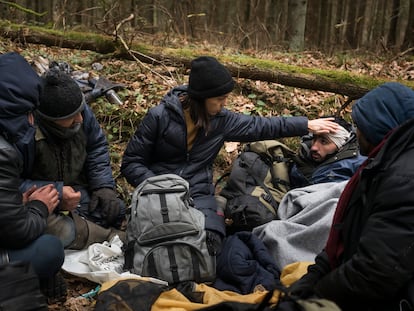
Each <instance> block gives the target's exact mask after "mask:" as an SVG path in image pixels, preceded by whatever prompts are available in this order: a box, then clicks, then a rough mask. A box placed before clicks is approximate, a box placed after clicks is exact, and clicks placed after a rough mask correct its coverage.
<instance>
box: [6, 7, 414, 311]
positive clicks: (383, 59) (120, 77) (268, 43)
mask: <svg viewBox="0 0 414 311" xmlns="http://www.w3.org/2000/svg"><path fill="white" fill-rule="evenodd" d="M413 17H414V0H361V1H353V0H352V1H351V0H343V1H338V0H301V1H300V0H210V1H207V0H140V1H138V0H83V1H68V0H17V1H4V0H0V24H1V27H0V38H1V40H0V53H6V52H10V51H17V52H19V53H21V54H22V55H23V56H24V57H25V58H26V59H27V60H28V61H29V62H30V63H32V64H36V63H38V62H39V61H40V60H49V61H52V60H59V61H65V62H68V63H69V64H70V65H71V66H72V68H73V70H74V71H76V72H78V73H79V74H81V75H83V74H87V75H88V77H91V78H95V79H96V78H98V77H100V76H103V77H105V78H107V79H109V80H110V81H112V82H114V83H121V84H122V85H124V87H125V88H123V89H122V90H120V91H118V92H117V93H118V95H119V97H120V98H121V100H122V104H121V105H114V104H111V103H110V102H109V101H108V100H107V99H106V98H105V96H102V97H99V98H97V100H96V101H95V102H93V103H91V107H92V109H93V110H94V112H95V114H96V116H97V118H98V120H99V122H100V123H101V124H102V128H103V130H104V131H105V134H106V136H107V139H108V142H109V146H110V155H111V163H112V165H113V172H114V177H115V179H116V181H117V186H118V188H117V190H118V191H119V193H120V194H121V196H122V198H124V199H125V201H126V202H128V200H129V199H130V195H131V191H132V190H133V189H132V188H131V187H130V186H129V185H128V184H127V183H126V181H125V180H124V178H123V177H122V176H121V175H120V172H119V168H120V164H121V157H122V154H123V151H124V150H125V147H126V144H127V142H128V140H129V139H130V137H131V135H132V134H133V132H134V131H135V129H136V127H137V125H138V123H139V122H140V120H141V118H142V116H143V115H145V113H146V112H147V111H148V109H150V108H151V107H153V106H155V105H157V104H158V103H159V101H160V99H161V98H162V96H164V94H165V93H166V92H167V91H168V90H169V89H170V88H171V87H172V86H175V85H177V84H180V83H185V82H186V81H187V78H188V66H187V65H188V64H187V65H186V64H185V63H183V62H180V61H179V60H182V58H184V59H185V60H187V58H190V57H192V56H194V55H198V54H200V53H203V54H209V55H214V56H216V57H218V58H219V59H220V60H221V61H223V63H225V64H226V66H227V67H228V68H229V69H231V70H232V72H233V73H234V77H235V80H236V81H237V86H236V89H235V91H234V92H233V93H232V94H231V96H230V98H229V103H228V108H229V109H231V110H233V111H237V112H241V113H245V114H254V115H263V116H274V115H286V116H289V115H306V116H308V117H309V118H315V117H321V116H326V115H332V114H338V113H339V114H340V115H341V116H343V117H345V118H348V119H349V114H350V111H351V107H352V101H350V100H353V99H355V98H353V96H351V95H350V92H349V89H346V91H347V92H345V91H344V90H342V91H341V90H340V89H339V87H338V85H341V86H343V85H345V84H346V83H344V82H343V81H344V80H343V79H344V78H342V77H338V75H345V74H346V80H345V81H346V82H348V83H350V82H352V85H353V87H354V88H355V87H356V86H359V87H364V88H363V91H364V90H365V89H368V88H371V87H374V86H375V85H377V84H378V83H380V82H381V81H383V82H385V81H399V82H401V83H404V84H407V85H409V86H412V85H413V84H412V83H413V81H414V56H413V51H414V18H413ZM12 24H17V27H15V28H17V29H18V30H17V31H16V32H17V35H13V31H15V28H13V27H9V25H12ZM22 25H23V26H24V25H28V26H41V27H42V29H44V28H47V29H55V30H60V32H59V34H58V35H57V36H56V37H52V38H51V39H50V40H44V41H42V39H45V38H46V36H40V34H39V33H37V32H36V33H35V34H34V35H31V32H30V31H32V30H33V28H35V27H30V31H29V30H27V29H25V28H29V27H22ZM36 28H37V27H36ZM72 30H73V31H79V33H88V32H95V33H98V34H104V35H108V36H109V38H110V41H114V42H115V41H116V43H117V45H116V44H114V45H113V49H112V50H111V49H108V50H109V52H105V54H103V53H100V52H99V51H98V49H93V47H94V45H96V41H93V40H90V41H88V42H86V41H81V40H80V41H79V43H76V44H66V45H65V44H63V43H62V42H63V41H64V40H69V41H70V40H72V39H73V37H72V36H69V35H68V34H69V31H72ZM20 32H21V34H20ZM29 35H31V36H29ZM29 39H30V41H29ZM80 39H82V38H80ZM121 39H123V40H125V43H126V44H125V45H122V44H119V41H120V40H121ZM117 40H118V41H117ZM132 41H138V42H143V43H146V44H152V43H154V44H156V45H157V46H156V47H154V48H153V49H152V50H151V51H150V52H151V53H146V54H145V55H143V53H142V52H134V51H132V50H131V49H132V48H131V49H126V50H127V52H128V53H126V54H127V55H125V53H124V54H122V53H118V54H117V53H115V50H116V51H119V50H120V49H121V48H122V47H124V48H127V47H133V45H132V44H131V43H132ZM89 42H92V43H91V44H90V45H88V43H89ZM63 47H66V48H63ZM68 47H71V48H68ZM89 47H91V48H89ZM111 47H112V46H111ZM177 47H185V48H186V49H185V50H184V51H179V52H180V53H181V54H180V55H179V56H180V58H179V59H178V58H177V62H173V61H172V58H171V57H169V58H161V57H160V58H157V59H155V58H156V57H157V56H159V54H163V53H162V52H165V51H167V50H172V49H173V48H175V49H177ZM145 48H147V47H145ZM195 48H197V49H195ZM193 49H194V50H193ZM148 51H149V50H148ZM148 51H144V52H148ZM186 53H187V54H186ZM166 54H167V53H166ZM177 54H178V52H177ZM120 56H133V57H129V58H126V57H120ZM163 56H165V55H163ZM170 56H171V55H170ZM141 60H142V61H141ZM144 60H145V62H144ZM274 61H276V62H277V63H278V64H279V65H283V66H279V65H277V66H276V65H273V63H274ZM244 62H249V64H248V65H249V67H248V68H247V69H251V71H252V73H251V74H248V73H247V74H245V75H244V76H243V75H240V73H241V72H242V71H241V69H245V70H247V69H246V68H244V67H243V68H242V67H241V65H244ZM187 63H188V61H187ZM235 65H237V66H235ZM260 66H265V67H267V69H268V70H267V71H266V73H267V75H264V74H262V73H263V72H259V73H257V70H258V69H261V67H260ZM291 67H292V68H291ZM299 69H301V71H299ZM254 70H256V72H254V74H253V71H254ZM322 71H323V73H324V75H321V73H322ZM304 74H306V77H305V78H306V79H307V80H306V81H307V82H309V81H311V82H312V83H308V84H307V85H304V84H303V83H298V78H299V77H300V78H303V76H304ZM263 76H265V77H263ZM269 76H270V78H272V79H266V78H269ZM281 77H282V78H283V79H282V78H281ZM329 77H331V78H335V80H328V78H329ZM260 78H262V79H260ZM295 78H296V79H295ZM362 78H363V79H362ZM299 81H301V80H299ZM323 81H325V85H329V86H332V84H333V82H336V83H334V86H333V87H326V88H325V89H323V88H321V83H320V82H323ZM282 82H283V83H282ZM289 82H292V83H289ZM315 83H316V84H317V85H316V87H315ZM312 85H313V86H314V87H312V88H311V87H310V86H312ZM354 88H352V90H353V89H354ZM328 89H330V90H331V91H329V90H328ZM334 91H335V92H334ZM357 93H358V94H359V93H361V90H359V91H358V92H357ZM284 142H285V143H287V144H289V146H291V147H292V148H294V147H295V146H297V143H298V138H297V139H292V140H285V141H284ZM240 147H241V146H240V145H239V144H237V143H232V142H228V143H226V145H225V146H224V148H223V150H221V152H220V154H219V156H218V157H217V159H216V163H215V180H217V177H219V176H221V175H222V174H223V173H224V172H225V171H226V170H228V169H229V168H230V167H231V164H232V161H233V159H234V158H235V157H236V156H237V154H238V151H239V150H240ZM219 186H220V185H219ZM64 276H65V278H66V280H67V282H68V287H69V295H68V300H67V302H66V303H59V304H55V305H50V306H49V311H58V310H59V311H61V310H67V311H69V310H70V311H72V310H76V311H77V310H83V311H88V310H93V309H94V302H95V298H93V297H92V298H85V297H83V296H82V295H83V294H86V293H88V292H89V291H90V290H93V289H95V288H96V286H97V284H95V283H93V282H89V281H87V280H85V279H84V278H77V277H74V276H73V275H68V274H65V275H64Z"/></svg>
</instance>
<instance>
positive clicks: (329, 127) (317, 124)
mask: <svg viewBox="0 0 414 311" xmlns="http://www.w3.org/2000/svg"><path fill="white" fill-rule="evenodd" d="M333 120H334V118H320V119H314V120H309V121H308V130H309V132H311V133H313V134H316V135H320V134H329V133H335V132H336V130H337V129H338V123H336V122H334V121H333Z"/></svg>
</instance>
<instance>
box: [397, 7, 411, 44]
mask: <svg viewBox="0 0 414 311" xmlns="http://www.w3.org/2000/svg"><path fill="white" fill-rule="evenodd" d="M409 13H410V0H400V6H399V8H398V20H397V29H396V33H395V49H396V50H397V51H399V50H401V47H402V45H403V44H404V39H405V34H406V31H407V25H408V21H409V18H410V16H409Z"/></svg>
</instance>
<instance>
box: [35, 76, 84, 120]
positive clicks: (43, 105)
mask: <svg viewBox="0 0 414 311" xmlns="http://www.w3.org/2000/svg"><path fill="white" fill-rule="evenodd" d="M42 83H43V85H42V86H43V88H42V92H41V94H40V105H39V108H38V113H39V114H40V116H42V117H43V118H45V119H48V120H53V121H54V120H61V119H66V118H70V117H73V116H74V115H76V114H77V113H79V112H81V111H82V110H83V108H84V105H85V99H84V96H83V94H82V91H81V89H80V87H79V85H78V84H77V83H76V82H75V80H73V79H72V77H71V76H69V75H68V74H66V73H64V72H62V71H59V70H49V71H48V72H47V73H46V74H45V75H44V76H43V77H42Z"/></svg>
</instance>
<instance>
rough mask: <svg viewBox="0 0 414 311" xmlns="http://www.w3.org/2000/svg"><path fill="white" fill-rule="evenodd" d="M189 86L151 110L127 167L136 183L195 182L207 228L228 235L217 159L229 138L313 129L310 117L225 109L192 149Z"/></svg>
mask: <svg viewBox="0 0 414 311" xmlns="http://www.w3.org/2000/svg"><path fill="white" fill-rule="evenodd" d="M186 90H187V86H180V87H176V88H174V89H172V90H171V91H170V92H169V93H168V94H167V95H166V96H165V97H164V98H163V99H162V101H161V103H160V104H159V105H158V106H156V107H154V108H152V109H150V110H149V111H148V113H147V115H146V116H145V117H144V118H143V120H142V121H141V123H140V124H139V126H138V128H137V130H136V132H135V134H134V135H133V137H132V138H131V140H130V141H129V143H128V146H127V148H126V150H125V153H124V155H123V161H122V166H121V172H122V173H123V175H124V176H125V177H126V179H127V181H128V182H129V183H130V184H131V185H132V186H134V187H136V186H138V185H139V184H140V183H141V182H142V181H144V180H145V179H146V178H148V177H151V176H154V175H160V174H166V173H172V174H177V175H180V176H181V177H183V178H184V179H186V180H187V181H188V182H189V184H190V191H191V195H192V197H193V199H194V203H195V206H196V207H197V208H198V209H200V210H201V211H202V212H203V213H204V214H205V216H206V228H207V229H211V230H216V231H218V232H220V233H222V234H223V235H224V233H225V230H224V222H223V219H222V218H223V217H221V216H219V215H217V204H216V201H215V198H214V184H213V163H214V159H215V158H216V156H217V154H218V152H219V151H220V149H221V147H222V146H223V144H224V142H225V141H238V142H249V141H257V140H262V139H274V138H279V137H288V136H302V135H305V134H306V133H307V132H308V129H307V125H308V124H307V123H308V119H307V118H306V117H271V118H266V117H257V116H247V115H244V114H241V113H234V112H231V111H229V110H226V109H222V111H221V112H220V113H218V114H217V115H215V116H213V117H212V118H211V121H210V130H209V132H208V134H207V135H206V133H205V132H204V131H199V133H198V134H197V137H196V139H195V142H194V145H193V147H192V149H191V150H187V130H186V123H185V118H184V113H183V110H182V105H181V102H180V99H179V96H180V95H185V93H186Z"/></svg>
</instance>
